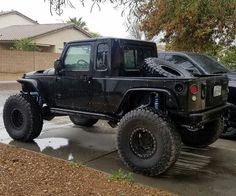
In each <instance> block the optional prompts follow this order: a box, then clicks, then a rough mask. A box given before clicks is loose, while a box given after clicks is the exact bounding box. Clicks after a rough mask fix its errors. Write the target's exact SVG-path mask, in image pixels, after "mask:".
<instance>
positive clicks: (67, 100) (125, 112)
mask: <svg viewBox="0 0 236 196" xmlns="http://www.w3.org/2000/svg"><path fill="white" fill-rule="evenodd" d="M156 51H157V49H156V44H155V43H152V42H145V41H137V40H128V39H116V38H100V39H89V40H81V41H74V42H69V43H67V44H66V46H65V48H64V50H63V52H62V54H61V57H60V58H59V59H58V60H57V61H55V64H54V69H48V70H40V71H35V72H31V73H27V74H24V76H23V78H21V79H19V80H18V82H19V83H20V84H21V85H22V91H21V92H20V93H19V94H18V95H13V96H11V97H9V98H8V99H7V101H6V103H5V105H4V111H3V119H4V125H5V127H6V130H7V132H8V133H9V135H10V136H11V137H12V138H13V139H15V140H20V141H24V142H29V141H32V140H33V139H35V138H36V137H38V136H39V134H40V132H41V130H42V125H43V119H45V120H51V119H52V118H53V117H56V116H62V115H64V116H69V117H70V119H71V121H72V122H73V123H74V124H75V125H80V126H87V127H89V126H93V125H94V124H95V123H96V122H97V121H98V120H99V119H103V120H106V121H108V122H109V124H110V125H111V126H112V127H114V126H118V128H119V129H118V133H117V148H118V153H119V155H120V157H121V159H122V160H123V162H124V163H125V164H126V165H127V166H128V167H129V168H130V169H132V170H133V171H134V172H138V173H142V174H144V175H149V176H155V175H159V174H161V173H163V172H165V171H166V170H167V169H168V168H170V167H171V166H172V165H173V164H174V163H175V162H176V160H177V159H178V157H179V154H180V149H181V139H182V141H183V142H184V143H185V144H187V145H189V146H194V147H206V146H208V145H209V144H211V143H213V142H215V141H216V139H217V138H218V137H219V134H220V133H221V132H222V130H223V119H222V118H221V116H222V114H223V113H224V112H225V110H226V109H227V107H228V106H227V94H228V90H227V89H228V78H227V76H224V75H213V76H211V75H209V76H201V77H195V76H193V75H192V74H191V73H189V72H188V71H186V70H184V69H183V68H182V69H181V68H179V69H175V68H171V66H169V65H168V64H169V63H168V62H162V61H161V60H159V59H158V58H156V57H157V52H156ZM147 57H149V58H147ZM144 59H145V63H144V64H143V61H144ZM160 63H161V64H162V65H165V68H166V70H165V71H163V70H162V72H160V70H158V69H157V65H158V64H160ZM163 68H164V67H163ZM161 73H164V74H165V75H167V76H168V77H157V76H158V75H159V74H161ZM183 76H185V77H183Z"/></svg>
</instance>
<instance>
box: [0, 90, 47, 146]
mask: <svg viewBox="0 0 236 196" xmlns="http://www.w3.org/2000/svg"><path fill="white" fill-rule="evenodd" d="M3 121H4V125H5V127H6V130H7V132H8V134H9V135H10V137H11V138H13V139H15V140H19V141H23V142H29V141H32V140H33V139H35V138H36V137H38V136H39V135H40V133H41V130H42V126H43V118H42V112H41V109H40V107H39V105H38V103H37V102H36V101H35V99H34V98H33V97H32V96H30V95H24V94H19V95H13V96H10V97H9V98H8V99H7V101H6V103H5V105H4V109H3Z"/></svg>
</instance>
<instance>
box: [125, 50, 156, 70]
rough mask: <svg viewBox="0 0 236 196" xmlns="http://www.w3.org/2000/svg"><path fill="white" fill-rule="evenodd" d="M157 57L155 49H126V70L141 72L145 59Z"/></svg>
mask: <svg viewBox="0 0 236 196" xmlns="http://www.w3.org/2000/svg"><path fill="white" fill-rule="evenodd" d="M148 57H156V54H155V52H154V50H153V48H151V47H150V48H142V47H139V48H137V47H129V46H126V47H125V48H124V68H125V70H139V69H140V67H141V65H142V64H143V61H144V59H145V58H148Z"/></svg>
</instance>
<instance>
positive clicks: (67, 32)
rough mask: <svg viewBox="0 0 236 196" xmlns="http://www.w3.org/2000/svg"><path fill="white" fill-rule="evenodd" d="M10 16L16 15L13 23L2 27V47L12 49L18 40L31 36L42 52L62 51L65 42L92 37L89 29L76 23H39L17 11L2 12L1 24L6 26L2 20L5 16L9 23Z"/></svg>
mask: <svg viewBox="0 0 236 196" xmlns="http://www.w3.org/2000/svg"><path fill="white" fill-rule="evenodd" d="M4 13H5V14H4ZM6 16H7V18H6ZM10 16H11V17H12V16H14V17H13V18H12V19H13V20H12V22H11V24H13V25H10V26H5V27H3V28H0V49H10V48H12V46H13V45H14V43H15V42H16V41H17V40H21V39H26V38H29V39H31V40H32V41H33V42H35V43H36V45H37V47H38V48H39V50H40V51H41V52H54V53H61V52H62V50H63V46H64V43H65V42H68V41H72V40H80V39H88V38H91V35H90V34H89V33H88V32H87V31H85V30H83V29H81V28H80V27H78V26H76V25H74V24H68V23H55V24H38V23H37V22H36V21H33V20H32V19H30V18H28V17H27V16H24V15H23V14H21V13H19V12H17V11H11V14H9V12H0V26H1V25H2V26H4V22H1V21H4V18H5V19H7V20H6V21H5V23H6V24H7V23H8V20H9V17H10ZM20 18H21V19H20Z"/></svg>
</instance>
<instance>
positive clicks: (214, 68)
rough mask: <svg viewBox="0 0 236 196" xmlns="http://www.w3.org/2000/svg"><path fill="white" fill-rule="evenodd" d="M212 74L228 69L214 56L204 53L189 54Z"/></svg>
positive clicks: (224, 71) (225, 71)
mask: <svg viewBox="0 0 236 196" xmlns="http://www.w3.org/2000/svg"><path fill="white" fill-rule="evenodd" d="M188 55H189V56H190V57H191V58H192V59H193V60H194V61H196V62H197V63H198V64H199V65H200V66H201V67H202V68H203V69H204V70H206V72H208V73H210V74H217V73H227V72H228V70H227V69H226V68H225V67H224V66H223V65H222V64H220V63H219V62H218V61H217V60H215V59H214V58H212V57H210V56H207V55H203V54H188Z"/></svg>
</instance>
